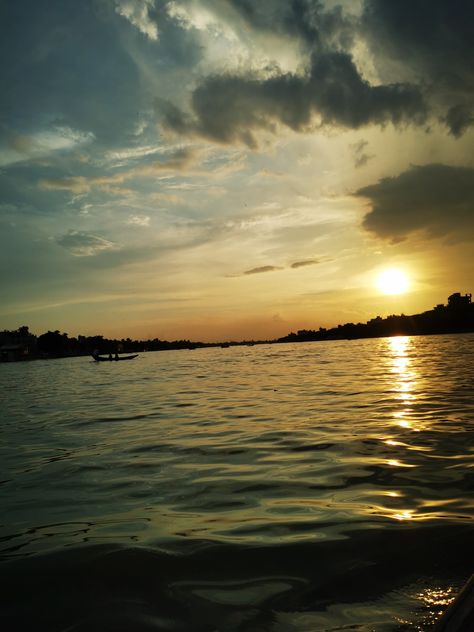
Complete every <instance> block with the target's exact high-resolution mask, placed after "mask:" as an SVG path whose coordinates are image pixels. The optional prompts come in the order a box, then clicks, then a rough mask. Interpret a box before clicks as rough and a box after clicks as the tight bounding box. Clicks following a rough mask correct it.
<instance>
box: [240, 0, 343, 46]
mask: <svg viewBox="0 0 474 632" xmlns="http://www.w3.org/2000/svg"><path fill="white" fill-rule="evenodd" d="M228 3H229V4H230V5H231V6H232V7H233V8H234V9H235V10H236V11H237V12H238V13H239V14H240V15H241V16H242V17H243V18H244V20H245V21H246V23H247V25H248V26H250V27H251V28H254V29H257V30H259V31H263V32H269V33H272V34H273V33H279V34H280V35H286V36H288V37H289V38H292V39H294V38H298V39H299V40H300V41H301V43H302V44H304V45H306V46H307V47H308V48H310V49H311V50H316V49H322V48H326V49H328V48H331V49H333V50H340V49H346V48H348V47H349V46H350V45H351V44H352V42H353V37H354V19H353V18H352V17H350V16H348V15H345V14H344V13H343V11H342V8H341V7H340V6H336V7H335V8H333V9H328V8H327V7H325V5H324V3H323V2H320V1H319V0H290V1H288V0H260V2H252V0H228Z"/></svg>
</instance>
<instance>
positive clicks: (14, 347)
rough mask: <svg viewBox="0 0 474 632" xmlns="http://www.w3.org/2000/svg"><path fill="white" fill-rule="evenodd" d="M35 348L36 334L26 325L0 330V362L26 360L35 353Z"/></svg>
mask: <svg viewBox="0 0 474 632" xmlns="http://www.w3.org/2000/svg"><path fill="white" fill-rule="evenodd" d="M36 349H37V345H36V336H34V335H33V334H30V332H29V331H28V327H26V326H23V327H20V328H19V329H17V330H16V331H2V332H0V362H15V361H17V360H27V359H28V358H31V357H33V356H34V355H35V354H36Z"/></svg>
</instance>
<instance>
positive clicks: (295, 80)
mask: <svg viewBox="0 0 474 632" xmlns="http://www.w3.org/2000/svg"><path fill="white" fill-rule="evenodd" d="M191 105H192V111H193V114H194V116H195V120H194V121H193V122H192V123H189V122H188V123H187V124H186V120H185V118H184V115H182V114H180V115H178V113H177V111H176V110H175V109H174V108H172V109H171V110H169V111H168V112H166V111H165V112H163V114H164V120H165V123H166V124H167V125H168V127H171V128H173V129H175V131H178V132H182V131H183V130H184V129H185V128H186V126H187V129H188V131H190V132H194V133H198V134H202V135H203V136H206V137H208V138H211V139H212V140H215V141H218V142H223V143H231V142H233V141H240V142H244V143H245V144H247V145H249V146H251V147H252V146H255V145H256V140H255V137H254V134H253V132H255V131H256V130H259V129H264V130H270V131H274V130H275V124H276V123H280V124H283V125H285V126H287V127H289V128H291V129H293V130H295V131H304V130H305V129H306V128H308V127H309V126H311V125H312V123H313V117H314V116H315V115H319V117H320V122H319V124H320V125H327V126H329V125H334V126H340V127H345V128H351V129H357V128H359V127H362V126H364V125H368V124H370V123H375V124H384V123H387V122H392V123H394V124H398V123H402V122H410V121H413V122H417V123H420V122H422V121H423V120H425V117H426V109H425V105H424V102H423V99H422V97H421V94H420V93H419V92H418V90H417V89H416V88H414V87H413V86H410V85H405V84H393V85H380V86H371V85H370V84H369V83H368V82H367V81H365V80H364V79H362V77H361V76H360V75H359V73H358V71H357V69H356V66H355V64H354V62H353V60H352V59H351V57H350V56H349V55H348V54H345V53H340V52H332V53H325V54H320V55H314V56H313V58H312V63H311V68H310V71H309V74H308V75H306V76H304V77H300V76H297V75H293V74H286V75H280V76H275V77H271V78H269V79H258V78H255V77H233V76H215V77H209V78H207V79H206V80H204V82H203V83H202V84H201V85H200V86H199V87H198V88H197V89H196V90H195V91H194V93H193V95H192V101H191ZM170 111H171V112H172V114H173V116H170V115H169V112H170Z"/></svg>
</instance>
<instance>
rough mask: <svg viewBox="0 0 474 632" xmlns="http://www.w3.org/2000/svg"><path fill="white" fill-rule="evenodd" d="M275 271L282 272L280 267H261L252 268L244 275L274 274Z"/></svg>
mask: <svg viewBox="0 0 474 632" xmlns="http://www.w3.org/2000/svg"><path fill="white" fill-rule="evenodd" d="M274 270H281V268H279V267H278V266H260V267H259V268H252V269H251V270H246V271H245V272H244V274H260V273H262V272H273V271H274Z"/></svg>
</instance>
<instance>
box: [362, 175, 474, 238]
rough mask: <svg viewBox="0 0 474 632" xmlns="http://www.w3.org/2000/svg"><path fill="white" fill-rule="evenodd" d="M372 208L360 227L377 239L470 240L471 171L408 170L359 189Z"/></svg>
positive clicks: (473, 224) (473, 225) (473, 218)
mask: <svg viewBox="0 0 474 632" xmlns="http://www.w3.org/2000/svg"><path fill="white" fill-rule="evenodd" d="M356 195H358V196H363V197H366V198H368V199H369V200H370V203H371V206H372V210H371V211H370V212H369V213H368V214H367V215H366V216H365V218H364V220H363V226H364V228H366V229H367V230H369V231H371V232H373V233H375V234H376V235H378V236H379V237H382V238H385V239H391V240H392V241H401V240H403V239H406V238H407V237H408V236H409V235H410V234H411V233H414V232H416V231H424V232H425V233H426V234H428V236H430V237H439V236H444V235H451V236H455V237H456V238H462V239H471V238H472V236H473V232H474V169H472V168H470V167H451V166H447V165H442V164H430V165H425V166H413V167H411V168H410V169H408V170H407V171H404V172H403V173H401V174H400V175H399V176H396V177H393V178H384V179H382V180H380V181H379V182H378V183H376V184H372V185H370V186H367V187H364V188H362V189H359V190H358V191H357V192H356Z"/></svg>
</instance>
